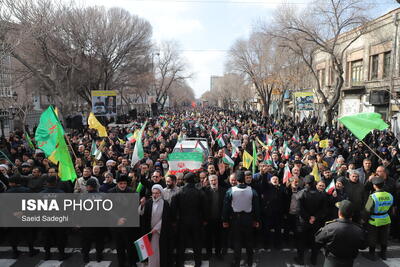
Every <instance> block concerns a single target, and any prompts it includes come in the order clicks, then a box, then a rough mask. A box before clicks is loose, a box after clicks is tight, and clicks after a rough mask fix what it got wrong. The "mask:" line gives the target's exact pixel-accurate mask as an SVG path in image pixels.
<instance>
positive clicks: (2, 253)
mask: <svg viewBox="0 0 400 267" xmlns="http://www.w3.org/2000/svg"><path fill="white" fill-rule="evenodd" d="M20 249H21V248H20ZM21 250H22V251H24V252H27V248H26V247H25V248H22V249H21ZM52 251H54V252H56V250H54V249H53V250H52ZM66 251H67V252H69V253H71V252H72V255H71V256H70V257H69V258H68V259H67V260H65V261H58V260H56V257H57V253H54V254H53V255H55V259H53V260H49V261H44V260H43V256H44V250H43V248H41V253H40V254H39V255H37V256H35V257H33V258H30V257H29V256H28V255H27V253H24V254H22V256H21V257H20V258H19V259H18V260H13V259H10V257H11V253H10V252H11V251H10V248H9V247H0V266H1V267H11V266H12V267H25V266H36V267H75V266H86V267H114V266H115V267H116V266H118V264H117V256H116V250H112V249H110V248H106V249H105V250H104V252H105V253H104V261H102V262H100V263H98V262H96V261H91V262H90V263H89V264H87V265H84V264H83V262H82V256H81V254H80V249H78V248H76V249H72V248H69V249H68V248H67V249H66ZM94 252H95V251H94V250H92V251H91V253H90V255H91V256H92V259H94ZM190 252H191V251H190V250H187V253H186V254H187V258H188V260H187V261H186V262H185V267H192V266H194V261H191V260H190V258H191V256H192V253H190ZM365 253H366V250H365V251H362V252H361V253H360V255H359V256H358V257H357V259H356V261H355V263H354V266H355V267H358V266H362V267H386V266H393V267H395V266H400V246H399V245H393V246H391V247H389V251H388V259H387V260H386V261H382V260H378V261H376V262H372V261H370V260H367V259H366V258H365V257H364V256H363V254H365ZM294 256H295V250H294V249H282V250H281V251H276V250H272V251H270V250H268V251H263V252H256V254H255V263H254V264H253V267H256V266H260V267H261V266H274V267H297V266H300V265H296V264H294V262H293V257H294ZM243 258H244V257H243ZM306 259H307V257H306ZM231 261H232V251H228V255H227V256H226V257H225V258H224V260H216V259H214V258H213V259H211V260H210V261H206V260H203V262H202V267H208V266H218V267H229V266H230V263H231ZM322 264H323V261H322V254H320V256H319V257H318V264H317V266H322ZM242 266H244V265H243V262H242ZM305 266H312V265H310V264H309V262H308V263H307V261H306V265H305Z"/></svg>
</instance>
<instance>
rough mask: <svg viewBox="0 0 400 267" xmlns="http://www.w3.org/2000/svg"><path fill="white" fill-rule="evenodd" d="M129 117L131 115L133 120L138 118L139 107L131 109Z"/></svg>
mask: <svg viewBox="0 0 400 267" xmlns="http://www.w3.org/2000/svg"><path fill="white" fill-rule="evenodd" d="M129 117H131V119H132V120H137V109H136V108H134V109H131V110H129Z"/></svg>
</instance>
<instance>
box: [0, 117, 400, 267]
mask: <svg viewBox="0 0 400 267" xmlns="http://www.w3.org/2000/svg"><path fill="white" fill-rule="evenodd" d="M145 121H147V124H146V128H145V130H144V134H143V136H142V138H143V139H142V143H143V148H144V157H143V159H141V160H140V161H139V162H137V163H135V164H133V166H132V164H131V157H132V152H133V149H134V145H135V142H131V141H129V140H128V139H127V138H126V136H127V135H128V134H130V133H134V132H135V130H136V129H140V128H141V126H142V125H143V124H144V122H145ZM132 122H133V123H132V126H129V127H126V126H118V125H117V126H115V127H108V129H107V131H108V137H106V138H100V137H98V135H97V132H96V130H94V129H87V128H85V129H84V130H80V131H74V130H71V131H68V132H69V133H68V134H66V138H67V139H68V141H69V144H70V148H71V152H72V150H73V153H71V155H72V158H73V161H74V165H75V170H76V173H77V176H78V177H79V178H78V179H76V180H75V181H74V182H71V181H63V180H62V179H61V178H62V177H59V176H58V171H57V166H54V165H53V164H52V163H51V162H50V161H49V160H48V159H47V158H46V157H45V155H44V153H43V152H42V151H41V150H40V149H35V150H33V149H32V148H30V147H29V144H28V142H27V140H25V137H24V134H23V132H19V131H16V132H15V133H12V134H10V137H9V138H7V139H6V138H3V139H2V140H1V142H0V146H1V148H2V152H3V156H2V157H1V160H0V163H1V165H0V191H1V192H5V193H22V192H36V193H39V192H52V193H58V192H65V193H82V194H84V193H91V192H104V193H134V192H138V193H139V194H140V203H139V204H138V207H132V208H135V209H138V213H139V214H140V227H139V228H115V229H114V228H112V229H104V228H80V229H78V230H76V229H64V228H46V229H39V230H38V229H33V228H21V229H16V228H10V229H3V230H2V231H3V233H5V235H2V236H3V237H5V238H7V240H9V245H10V246H11V247H12V249H13V257H14V258H18V256H19V254H20V252H19V251H18V249H17V246H18V245H20V244H21V243H22V242H27V244H28V246H29V255H30V256H35V255H36V254H37V253H38V252H39V251H38V250H37V249H35V244H36V243H35V242H37V240H38V239H39V235H41V236H42V238H43V240H44V244H45V245H44V247H45V251H46V253H45V259H50V258H51V257H52V256H53V255H52V254H51V253H50V248H51V247H53V246H55V247H58V249H59V252H60V258H61V259H65V258H67V257H68V255H67V254H66V253H65V252H64V250H65V247H66V246H67V244H68V236H69V235H70V233H71V232H76V231H79V233H80V236H81V238H82V250H81V251H82V256H83V261H84V262H89V260H90V257H89V251H90V248H91V246H92V244H94V245H95V248H96V260H98V261H101V260H102V259H103V253H102V251H103V249H104V246H105V242H114V244H115V247H116V249H117V254H118V263H119V266H135V265H136V263H137V262H138V261H139V258H138V255H137V252H136V250H135V247H134V246H133V242H134V241H135V240H136V239H138V238H139V237H141V236H142V235H143V234H146V233H151V234H150V240H151V244H152V247H153V250H154V254H153V255H152V256H150V257H149V259H148V266H151V267H158V266H179V267H181V266H183V264H184V261H185V249H186V248H189V247H191V248H193V251H194V259H195V264H196V265H195V266H200V265H201V260H202V258H204V257H207V258H210V257H216V259H217V260H223V259H227V257H226V254H227V250H228V249H229V248H232V249H233V250H234V257H233V263H232V266H239V265H240V260H241V249H242V247H243V248H246V263H247V264H248V266H252V264H253V261H254V256H253V254H254V250H255V249H257V250H259V251H262V250H263V249H269V248H272V249H281V248H282V247H283V246H290V247H292V246H293V247H295V248H296V250H297V256H296V258H295V259H294V260H295V262H296V263H298V264H304V261H305V253H306V250H307V249H309V248H310V249H311V258H310V260H311V263H312V264H316V262H317V255H318V253H319V251H320V249H321V247H322V246H324V247H325V248H326V255H329V253H331V255H334V256H335V257H336V258H340V259H343V258H344V259H345V262H346V264H349V262H350V263H351V264H352V262H353V260H354V258H355V257H356V256H357V253H358V249H361V248H364V247H367V246H368V247H369V253H368V255H369V258H370V259H371V260H377V256H376V253H375V250H376V248H377V247H379V248H380V251H379V256H380V257H381V258H382V259H386V257H387V255H386V251H387V246H388V239H389V237H391V238H392V239H393V240H397V239H399V238H400V224H399V221H400V216H399V214H398V212H397V209H396V207H397V206H398V201H399V199H400V198H399V194H400V187H399V186H400V180H399V177H398V171H399V169H400V162H399V159H398V149H399V147H398V141H397V139H396V137H395V136H394V134H393V133H392V132H391V131H390V130H385V131H374V132H372V133H370V134H369V135H368V136H367V137H366V138H365V139H364V140H357V139H356V138H355V137H354V136H353V135H352V134H351V132H349V131H348V130H347V129H345V128H343V127H342V126H338V127H335V128H328V126H326V125H322V126H320V125H318V123H317V118H315V117H309V118H306V119H304V120H302V121H300V122H296V121H294V120H293V118H291V117H285V116H283V117H281V118H280V119H275V118H273V117H267V118H263V117H262V116H260V114H258V113H241V112H233V111H227V110H216V109H191V110H190V111H188V110H169V111H166V112H165V113H164V114H163V115H160V116H157V117H150V118H149V117H147V116H139V117H138V118H137V120H135V121H132ZM233 128H235V131H232V129H233ZM236 130H237V131H236ZM31 135H33V134H32V133H31ZM316 137H318V138H316ZM185 138H205V139H207V141H208V146H209V148H210V153H209V156H208V157H207V158H205V160H204V163H203V165H202V168H201V169H200V170H196V171H195V172H188V171H186V172H177V173H175V174H171V173H170V172H169V163H168V155H169V154H171V153H172V151H173V149H174V148H175V146H176V144H177V143H179V142H180V141H181V140H185ZM218 138H223V140H224V142H223V145H222V146H221V142H217V140H216V139H218ZM321 140H327V143H326V145H323V147H321V143H320V142H319V141H321ZM93 142H95V143H96V147H97V148H98V149H100V150H101V152H102V154H101V157H99V158H96V157H97V156H95V155H93V153H92V144H93ZM238 143H239V144H240V145H237V144H238ZM367 145H368V146H367ZM254 149H255V151H254ZM371 149H372V150H373V151H371ZM246 152H247V153H248V154H249V155H254V156H256V159H255V160H254V163H255V166H254V168H253V166H252V167H248V166H247V168H245V165H246V164H244V161H243V154H244V153H246ZM226 155H228V156H229V157H230V158H231V159H232V160H233V162H234V163H233V165H232V164H229V163H227V162H226V161H225V160H224V157H225V156H226ZM254 163H253V164H254ZM288 171H290V174H289V172H288ZM141 188H142V189H141ZM340 203H342V205H341V204H340ZM338 211H340V212H338ZM338 217H339V218H338ZM350 219H351V221H352V222H351V227H355V228H354V229H356V230H352V231H351V233H353V234H356V233H357V234H359V236H358V237H359V238H358V239H357V240H358V241H359V242H357V243H355V242H353V243H351V240H349V241H348V242H349V243H348V244H354V248H349V249H343V248H341V249H338V247H337V246H338V244H336V243H335V242H329V234H326V233H327V232H329V231H328V230H326V229H325V228H326V227H328V226H329V225H330V226H329V227H331V228H332V227H334V226H333V225H334V223H336V222H340V221H343V222H349V221H350ZM331 221H332V223H329V222H331ZM327 222H328V224H327V226H325V228H322V227H323V226H324V225H325V224H326V223H327ZM321 228H322V229H321ZM364 230H367V231H368V233H367V234H366V235H364ZM326 231H327V232H326ZM316 234H317V238H315V235H316ZM347 236H351V235H347ZM352 240H356V239H355V238H353V239H352ZM350 246H351V245H350ZM202 248H205V249H206V250H205V251H206V255H202ZM341 263H342V265H339V266H351V265H343V262H341Z"/></svg>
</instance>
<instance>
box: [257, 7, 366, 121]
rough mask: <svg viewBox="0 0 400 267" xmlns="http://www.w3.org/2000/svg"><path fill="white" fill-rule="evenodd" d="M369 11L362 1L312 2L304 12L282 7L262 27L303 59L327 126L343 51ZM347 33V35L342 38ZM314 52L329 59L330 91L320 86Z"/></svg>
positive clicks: (337, 93) (360, 29) (358, 32)
mask: <svg viewBox="0 0 400 267" xmlns="http://www.w3.org/2000/svg"><path fill="white" fill-rule="evenodd" d="M369 8H370V6H369V5H367V4H366V3H365V1H362V0H329V1H326V0H316V1H313V2H312V3H310V4H309V5H308V6H307V7H306V8H305V9H304V10H298V9H296V7H294V6H290V5H284V6H282V7H281V8H280V9H278V10H277V12H276V15H275V18H274V21H273V24H272V25H268V24H266V25H264V27H263V31H264V33H266V34H267V35H268V36H273V37H275V38H277V39H278V40H279V41H280V45H281V46H283V47H286V48H287V49H289V50H291V51H292V52H294V53H295V54H297V55H298V56H300V57H301V58H302V59H303V61H304V63H305V64H306V66H307V67H308V69H309V70H310V72H311V74H312V76H313V77H314V78H315V81H316V84H315V86H316V91H317V93H318V95H319V96H320V97H321V99H322V103H323V105H324V107H325V112H326V119H327V123H328V125H329V126H332V120H333V111H334V108H335V106H336V105H337V103H338V101H339V98H340V92H341V89H342V87H343V84H344V77H343V76H344V75H343V74H344V56H345V52H346V50H347V49H348V48H349V46H350V45H351V44H352V43H354V42H355V41H356V40H357V39H358V38H360V36H362V35H363V34H364V33H365V29H366V27H367V24H366V22H367V21H368V16H367V11H368V9H369ZM348 31H351V32H349V33H348V34H346V36H344V35H343V34H344V33H346V32H348ZM317 53H325V54H327V55H328V56H329V58H330V61H331V64H332V67H333V71H334V73H335V82H334V86H333V91H332V92H329V91H326V90H324V88H322V86H321V82H320V77H319V73H318V72H317V69H316V62H315V55H316V54H317Z"/></svg>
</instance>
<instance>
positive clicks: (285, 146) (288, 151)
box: [283, 141, 292, 159]
mask: <svg viewBox="0 0 400 267" xmlns="http://www.w3.org/2000/svg"><path fill="white" fill-rule="evenodd" d="M283 148H284V152H283V153H284V156H285V159H288V158H289V157H290V153H291V152H292V150H291V149H290V148H289V146H288V143H287V142H286V141H285V142H284V143H283Z"/></svg>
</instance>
